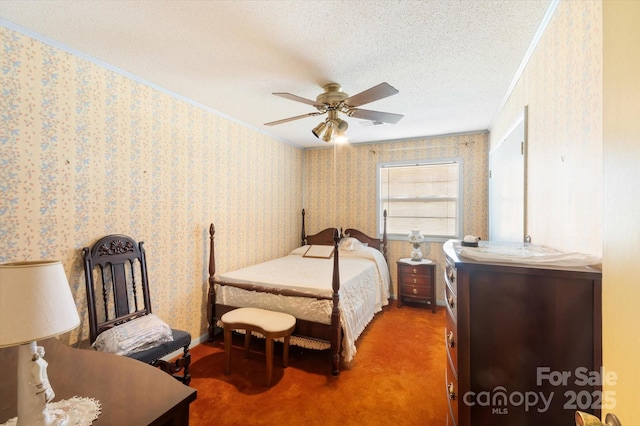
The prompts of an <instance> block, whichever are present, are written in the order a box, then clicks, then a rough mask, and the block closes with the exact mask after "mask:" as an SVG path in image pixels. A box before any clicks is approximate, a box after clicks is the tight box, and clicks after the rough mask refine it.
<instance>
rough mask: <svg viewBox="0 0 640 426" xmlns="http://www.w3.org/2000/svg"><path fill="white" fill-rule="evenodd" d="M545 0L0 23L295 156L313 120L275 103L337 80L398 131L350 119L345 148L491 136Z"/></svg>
mask: <svg viewBox="0 0 640 426" xmlns="http://www.w3.org/2000/svg"><path fill="white" fill-rule="evenodd" d="M551 1H552V0H422V1H411V0H395V1H386V0H385V1H375V0H352V1H349V0H346V1H329V0H306V1H303V0H299V1H282V0H262V1H225V0H217V1H188V0H184V1H169V0H163V1H150V0H140V1H137V0H128V1H103V0H85V1H78V0H73V1H59V0H41V1H28V0H18V1H14V0H0V17H1V18H2V19H3V23H4V24H5V25H8V26H14V27H15V28H18V29H25V30H26V32H27V33H28V34H31V35H34V34H37V35H39V36H43V37H45V38H47V39H48V40H50V41H53V42H55V43H56V44H58V45H62V46H63V47H65V48H68V49H70V50H72V51H73V52H76V53H80V54H83V55H87V56H89V57H91V58H94V59H96V60H97V61H100V62H102V63H105V64H108V65H110V66H112V67H115V68H117V69H118V70H121V71H123V72H125V73H128V74H130V75H133V76H135V77H137V78H138V79H141V80H143V81H145V82H148V83H151V84H152V85H154V86H158V87H161V88H163V89H166V90H168V91H170V92H173V93H175V94H177V95H179V96H181V97H183V98H186V99H189V100H191V101H193V102H195V103H198V104H200V105H204V106H205V107H207V108H210V109H212V110H215V111H217V112H218V113H220V114H222V115H225V116H228V117H231V118H233V119H235V120H237V121H239V122H241V123H243V124H244V125H248V126H251V127H254V128H256V129H258V130H259V131H261V132H264V133H266V134H269V135H271V136H273V137H276V138H278V139H280V140H283V141H286V142H288V143H291V144H294V145H298V146H301V147H313V146H326V144H325V143H324V142H322V141H319V140H318V139H316V138H315V137H314V136H313V135H312V134H311V129H312V128H313V127H315V126H316V125H317V124H318V123H319V122H320V121H321V118H320V117H310V118H303V119H300V120H296V121H292V122H288V123H284V124H280V125H278V126H272V127H269V126H264V124H263V123H266V122H270V121H275V120H279V119H282V118H287V117H290V116H296V115H301V114H306V113H309V112H314V111H316V110H315V109H314V107H312V106H310V105H305V104H303V103H299V102H294V101H291V100H288V99H283V98H280V97H277V96H274V95H272V92H289V93H292V94H295V95H298V96H301V97H304V98H308V99H312V100H315V98H316V96H317V95H318V94H320V93H321V92H322V86H323V85H324V84H327V83H331V82H336V83H339V84H340V85H341V86H342V89H343V91H345V92H347V93H348V94H349V95H355V94H356V93H359V92H361V91H363V90H366V89H368V88H369V87H372V86H374V85H377V84H379V83H381V82H388V83H389V84H391V85H392V86H394V87H395V88H396V89H398V90H399V91H400V93H398V94H396V95H394V96H391V97H388V98H385V99H382V100H379V101H376V102H373V103H370V104H367V105H363V106H362V108H365V109H370V110H379V111H385V112H392V113H399V114H404V116H405V117H404V118H403V119H402V120H401V121H400V122H398V123H397V124H383V125H372V124H371V122H368V121H365V120H361V119H355V118H345V117H343V116H341V118H345V119H346V120H347V121H348V123H349V129H348V131H347V135H348V137H349V140H350V142H351V143H360V142H374V141H379V140H395V139H406V138H414V137H421V136H433V135H441V134H448V133H458V132H469V131H478V130H485V129H488V128H489V127H490V125H491V122H492V119H493V118H494V116H495V114H496V112H497V111H498V108H499V107H500V105H501V103H502V102H503V101H504V98H505V96H506V95H507V93H508V90H509V87H510V85H511V84H512V82H513V80H514V77H515V76H516V75H517V71H518V68H519V66H520V65H521V63H522V61H523V59H524V58H525V56H526V53H527V51H528V49H529V47H530V46H531V44H532V42H533V40H534V38H535V35H536V32H537V31H538V29H539V27H540V25H541V23H542V22H543V20H544V18H545V13H546V12H547V10H548V9H549V7H550V4H551Z"/></svg>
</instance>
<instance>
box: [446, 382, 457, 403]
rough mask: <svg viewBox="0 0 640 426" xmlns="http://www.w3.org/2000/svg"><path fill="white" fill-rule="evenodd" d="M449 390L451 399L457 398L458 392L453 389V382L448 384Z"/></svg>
mask: <svg viewBox="0 0 640 426" xmlns="http://www.w3.org/2000/svg"><path fill="white" fill-rule="evenodd" d="M447 392H448V393H449V399H450V400H452V401H453V400H455V399H456V392H455V390H454V389H453V382H451V383H449V386H447Z"/></svg>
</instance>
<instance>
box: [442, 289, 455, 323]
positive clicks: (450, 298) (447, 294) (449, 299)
mask: <svg viewBox="0 0 640 426" xmlns="http://www.w3.org/2000/svg"><path fill="white" fill-rule="evenodd" d="M444 298H445V299H444V301H445V303H446V304H447V312H448V314H450V315H452V316H453V320H454V321H455V322H456V323H457V322H458V297H457V296H456V295H455V293H454V292H452V291H451V287H449V284H447V285H445V286H444Z"/></svg>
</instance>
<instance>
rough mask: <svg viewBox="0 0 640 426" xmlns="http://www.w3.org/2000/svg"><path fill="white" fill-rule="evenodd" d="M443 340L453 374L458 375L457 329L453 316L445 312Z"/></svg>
mask: <svg viewBox="0 0 640 426" xmlns="http://www.w3.org/2000/svg"><path fill="white" fill-rule="evenodd" d="M444 341H445V345H446V346H447V355H448V358H449V359H450V360H451V364H452V367H453V369H454V373H455V376H456V377H458V330H457V328H456V323H455V321H454V320H453V317H452V316H451V315H449V314H447V325H446V327H445V329H444Z"/></svg>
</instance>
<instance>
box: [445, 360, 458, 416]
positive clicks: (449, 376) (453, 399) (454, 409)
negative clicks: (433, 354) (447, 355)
mask: <svg viewBox="0 0 640 426" xmlns="http://www.w3.org/2000/svg"><path fill="white" fill-rule="evenodd" d="M445 391H446V395H447V401H448V403H449V416H448V419H447V424H453V425H457V424H458V399H459V397H458V379H456V378H455V376H454V375H453V371H452V370H451V364H449V363H448V362H447V369H446V372H445Z"/></svg>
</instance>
